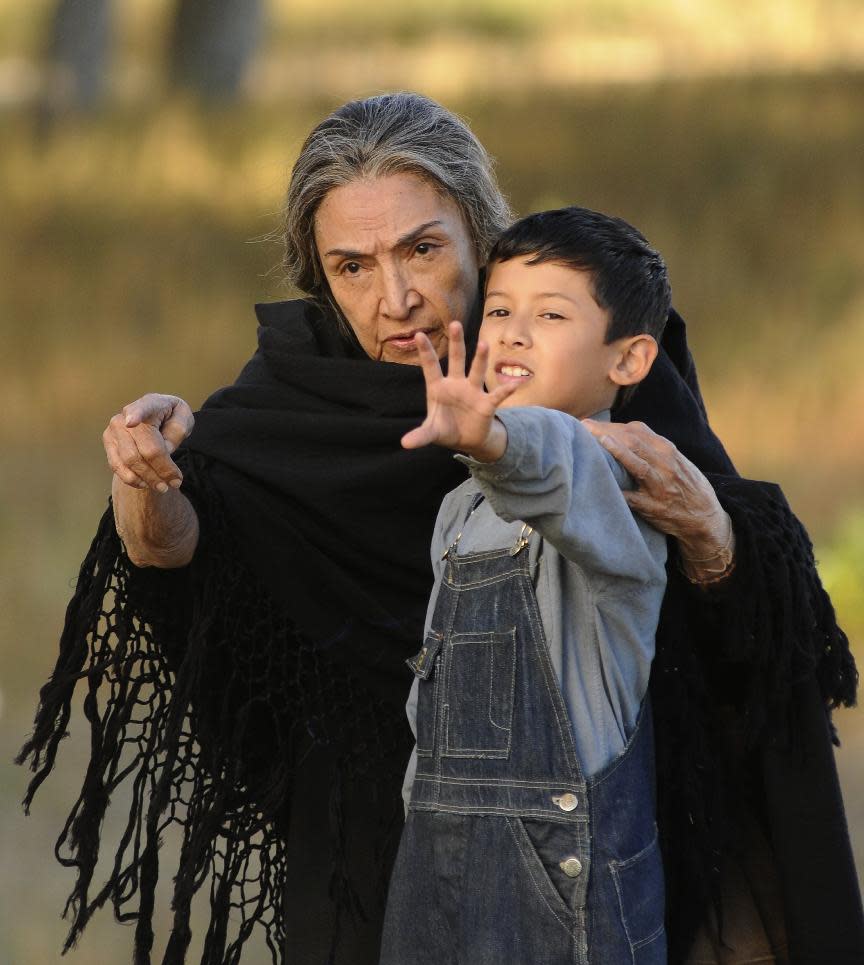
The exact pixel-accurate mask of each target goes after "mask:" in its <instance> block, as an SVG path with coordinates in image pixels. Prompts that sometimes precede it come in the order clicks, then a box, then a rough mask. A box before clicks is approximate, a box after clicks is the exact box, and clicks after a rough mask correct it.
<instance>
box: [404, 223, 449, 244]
mask: <svg viewBox="0 0 864 965" xmlns="http://www.w3.org/2000/svg"><path fill="white" fill-rule="evenodd" d="M443 224H444V222H443V221H441V220H436V221H426V222H424V223H423V224H421V225H418V226H417V227H416V228H412V229H411V231H409V232H408V233H407V234H404V235H402V237H401V238H399V239H398V240H397V242H396V244H395V246H394V247H396V248H407V247H408V246H409V245H412V244H414V242H415V241H417V240H418V239H419V238H422V237H423V235H425V234H426V232H427V231H428V230H429V229H430V228H438V227H441V226H442V225H443Z"/></svg>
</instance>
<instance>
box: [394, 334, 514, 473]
mask: <svg viewBox="0 0 864 965" xmlns="http://www.w3.org/2000/svg"><path fill="white" fill-rule="evenodd" d="M447 339H448V342H449V350H448V353H447V357H448V363H447V375H446V376H445V375H444V374H443V372H442V371H441V364H440V363H439V361H438V356H437V354H436V352H435V349H434V348H433V347H432V343H431V342H430V341H429V339H428V338H427V337H426V335H424V334H423V333H422V332H418V333H417V334H416V335H415V336H414V341H415V343H416V345H417V350H418V352H419V354H420V365H421V367H422V369H423V378H424V379H425V380H426V418H425V420H424V421H423V423H422V424H421V425H419V426H418V427H417V428H416V429H412V430H411V431H410V432H408V433H406V434H405V435H404V436H403V437H402V445H403V447H404V448H405V449H419V448H420V447H421V446H428V445H433V444H434V445H437V446H444V447H445V448H447V449H455V450H456V451H457V452H465V453H467V454H468V455H469V456H473V457H474V458H475V459H478V460H479V461H480V462H494V461H495V460H496V459H500V458H501V456H502V455H503V454H504V450H505V449H506V448H507V430H506V429H505V428H504V426H503V425H502V424H501V423H500V422H498V421H497V420H496V419H495V410H496V409H497V408H498V406H499V405H500V404H501V403H502V402H503V401H504V400H505V399H506V398H507V397H508V396H509V395H512V394H513V392H514V391H515V389H516V386H515V385H504V386H500V387H499V388H497V389H495V390H494V391H493V392H485V391H484V389H483V377H484V375H485V374H486V363H487V360H488V357H489V347H488V346H487V345H486V344H485V343H484V342H480V344H479V345H478V346H477V353H476V354H475V356H474V361H473V362H472V363H471V369H470V371H469V372H468V375H467V376H466V375H465V339H464V336H463V334H462V325H461V324H460V323H459V322H451V323H450V325H449V326H448V328H447Z"/></svg>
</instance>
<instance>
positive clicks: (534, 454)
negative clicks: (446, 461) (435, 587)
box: [457, 406, 665, 583]
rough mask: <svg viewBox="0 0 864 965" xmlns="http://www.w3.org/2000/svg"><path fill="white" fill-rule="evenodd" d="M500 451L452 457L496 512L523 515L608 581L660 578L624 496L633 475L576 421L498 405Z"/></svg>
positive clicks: (563, 551) (662, 572)
mask: <svg viewBox="0 0 864 965" xmlns="http://www.w3.org/2000/svg"><path fill="white" fill-rule="evenodd" d="M497 418H499V419H500V420H501V422H502V423H503V424H504V427H505V428H506V430H507V449H506V450H505V452H504V455H503V456H501V458H500V459H498V460H497V461H496V462H492V463H481V462H477V461H476V460H474V459H471V458H469V457H467V456H457V458H458V459H459V460H460V461H462V462H464V463H465V464H466V465H467V466H468V468H469V469H470V470H471V473H472V475H473V476H474V479H475V480H476V481H477V483H478V484H479V486H480V488H481V489H482V490H483V494H484V495H485V497H486V498H487V499H488V500H489V503H490V505H491V506H492V508H493V509H494V510H495V512H496V513H497V515H498V516H500V517H501V518H502V519H504V520H506V521H507V522H513V521H516V520H523V521H524V522H526V523H528V524H529V525H531V526H533V527H534V529H536V530H537V532H538V533H540V535H541V536H542V537H543V538H544V539H546V540H548V541H549V542H550V543H551V544H552V545H553V546H554V547H555V548H556V549H557V550H558V552H559V553H560V554H561V555H562V556H564V557H566V558H567V559H569V560H571V561H572V562H574V563H576V564H578V565H581V566H583V567H586V568H588V569H590V570H592V571H594V572H595V573H597V574H599V575H601V576H604V577H607V578H608V579H614V580H621V579H622V578H623V579H628V580H634V581H636V582H638V583H654V582H658V581H663V580H665V568H664V565H663V564H664V560H661V559H659V558H658V555H657V553H656V547H652V546H649V545H648V541H647V540H646V536H645V533H644V532H643V528H641V527H640V526H639V525H638V523H637V521H636V519H635V518H634V515H633V512H632V510H631V509H630V507H629V506H628V505H627V502H626V501H625V499H624V496H623V490H624V489H631V488H632V481H631V479H630V477H629V475H628V474H627V473H626V472H625V471H624V469H623V468H622V467H621V466H620V465H619V464H618V463H617V462H616V461H615V459H614V458H613V456H611V455H610V454H609V453H608V452H607V451H606V450H605V449H604V448H603V447H602V446H601V445H600V443H599V442H598V441H597V440H596V439H595V438H594V437H593V436H592V435H591V433H590V432H589V431H588V430H587V429H586V428H585V427H584V426H583V425H582V423H581V422H580V421H579V420H578V419H574V418H573V417H572V416H570V415H567V414H566V413H565V412H558V411H557V410H553V409H544V408H541V407H539V406H526V407H514V408H507V409H503V410H499V412H498V414H497Z"/></svg>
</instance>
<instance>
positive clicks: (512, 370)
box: [501, 365, 531, 376]
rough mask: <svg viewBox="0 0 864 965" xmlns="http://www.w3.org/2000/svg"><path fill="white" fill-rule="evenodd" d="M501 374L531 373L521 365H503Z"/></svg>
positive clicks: (520, 374)
mask: <svg viewBox="0 0 864 965" xmlns="http://www.w3.org/2000/svg"><path fill="white" fill-rule="evenodd" d="M501 374H502V375H514V376H516V375H518V376H526V375H530V374H531V373H530V372H529V371H528V369H523V368H522V366H521V365H502V366H501Z"/></svg>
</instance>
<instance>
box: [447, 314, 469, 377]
mask: <svg viewBox="0 0 864 965" xmlns="http://www.w3.org/2000/svg"><path fill="white" fill-rule="evenodd" d="M447 341H448V343H449V345H448V347H447V374H448V375H449V376H455V377H456V378H457V379H458V378H465V335H464V333H463V331H462V323H461V322H451V323H450V324H449V325H448V326H447Z"/></svg>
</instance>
